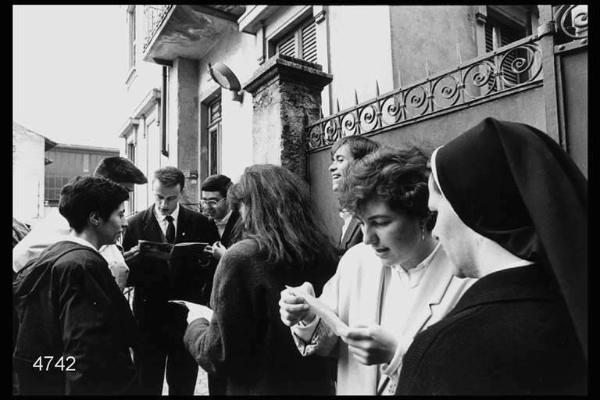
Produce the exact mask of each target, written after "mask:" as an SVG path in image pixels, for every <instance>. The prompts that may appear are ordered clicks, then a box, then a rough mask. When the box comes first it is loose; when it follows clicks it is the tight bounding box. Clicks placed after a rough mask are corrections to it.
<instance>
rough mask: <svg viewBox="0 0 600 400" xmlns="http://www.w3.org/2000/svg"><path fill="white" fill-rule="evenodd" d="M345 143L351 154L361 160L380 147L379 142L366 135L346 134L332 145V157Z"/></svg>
mask: <svg viewBox="0 0 600 400" xmlns="http://www.w3.org/2000/svg"><path fill="white" fill-rule="evenodd" d="M345 144H347V145H348V148H349V150H350V154H352V157H353V158H354V159H355V160H360V159H361V158H363V157H364V156H366V155H367V154H370V153H372V152H374V151H376V150H377V149H378V148H379V147H380V145H379V143H377V142H375V141H374V140H371V139H369V138H367V137H364V136H344V137H343V138H340V139H338V140H337V141H336V142H335V143H334V144H333V146H331V157H333V155H334V154H335V152H336V151H338V149H339V148H340V147H342V146H343V145H345Z"/></svg>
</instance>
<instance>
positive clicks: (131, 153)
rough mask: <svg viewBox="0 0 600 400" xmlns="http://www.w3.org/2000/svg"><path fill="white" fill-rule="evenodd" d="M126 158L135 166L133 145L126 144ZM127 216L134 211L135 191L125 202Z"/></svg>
mask: <svg viewBox="0 0 600 400" xmlns="http://www.w3.org/2000/svg"><path fill="white" fill-rule="evenodd" d="M127 158H128V159H129V161H131V162H132V163H133V164H135V143H133V142H132V143H127ZM127 207H129V208H128V210H127V214H131V213H132V212H133V211H134V209H135V190H134V191H133V192H130V193H129V201H128V202H127Z"/></svg>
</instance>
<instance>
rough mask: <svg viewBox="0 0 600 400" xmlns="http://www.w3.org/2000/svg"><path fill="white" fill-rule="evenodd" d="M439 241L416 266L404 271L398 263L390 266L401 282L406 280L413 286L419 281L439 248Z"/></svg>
mask: <svg viewBox="0 0 600 400" xmlns="http://www.w3.org/2000/svg"><path fill="white" fill-rule="evenodd" d="M440 246H441V243H438V244H437V245H436V246H435V248H434V249H433V250H432V251H431V253H429V255H428V256H427V257H425V259H424V260H423V261H421V262H420V263H419V264H418V265H417V266H416V267H414V268H411V269H409V270H408V271H406V270H405V269H404V268H402V266H401V265H400V264H396V265H391V266H390V268H391V269H392V270H393V271H396V273H397V274H398V276H399V277H400V279H401V280H402V281H403V282H406V283H407V284H408V286H409V287H411V288H413V287H415V286H417V285H418V284H419V282H421V278H422V277H423V275H424V274H425V271H426V270H427V267H428V266H429V264H431V261H432V260H433V257H434V256H435V253H436V252H437V251H438V249H439V248H440Z"/></svg>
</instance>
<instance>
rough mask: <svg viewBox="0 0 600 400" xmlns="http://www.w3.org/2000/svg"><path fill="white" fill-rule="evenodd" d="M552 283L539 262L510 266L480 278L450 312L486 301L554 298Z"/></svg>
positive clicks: (557, 296) (555, 295) (556, 295)
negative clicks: (537, 263) (522, 265)
mask: <svg viewBox="0 0 600 400" xmlns="http://www.w3.org/2000/svg"><path fill="white" fill-rule="evenodd" d="M557 298H560V294H559V293H558V292H557V289H556V287H555V285H554V284H553V283H552V281H551V280H550V278H549V277H548V275H547V274H545V273H544V271H543V269H542V267H541V266H539V265H528V266H524V267H516V268H509V269H505V270H502V271H498V272H494V273H491V274H489V275H486V276H484V277H482V278H480V279H479V280H478V281H477V282H475V283H474V284H473V286H471V287H470V288H469V289H468V290H467V291H466V292H465V294H464V295H463V297H462V298H461V299H460V301H459V302H458V304H457V305H456V308H455V309H454V311H453V312H460V311H462V310H465V309H468V308H471V307H475V306H478V305H482V304H486V303H498V302H504V301H514V300H527V299H529V300H530V299H537V300H556V299H557Z"/></svg>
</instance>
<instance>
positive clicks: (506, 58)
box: [306, 35, 542, 151]
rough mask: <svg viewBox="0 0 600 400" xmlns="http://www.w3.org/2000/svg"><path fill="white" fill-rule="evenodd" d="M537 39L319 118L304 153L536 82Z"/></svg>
mask: <svg viewBox="0 0 600 400" xmlns="http://www.w3.org/2000/svg"><path fill="white" fill-rule="evenodd" d="M538 41H539V38H538V36H537V35H532V36H529V37H526V38H523V39H521V40H519V41H516V42H514V43H511V44H509V45H507V46H504V47H501V48H499V49H497V50H496V51H494V52H490V53H487V54H485V55H483V56H481V57H478V58H476V59H474V60H473V61H471V62H469V63H467V64H465V65H462V66H460V67H458V68H456V69H454V70H451V71H449V72H444V73H440V74H436V75H434V76H431V77H428V78H427V79H425V80H423V81H420V82H417V83H416V84H413V85H411V86H408V87H406V88H400V89H396V90H394V91H391V92H389V93H386V94H384V95H381V96H378V97H376V98H375V99H372V100H370V101H367V102H364V103H362V104H359V105H357V106H355V107H353V108H349V109H346V110H342V111H340V112H338V113H336V114H334V115H332V116H330V117H327V118H323V119H321V120H319V121H317V122H316V123H314V124H312V125H310V126H309V127H308V128H307V131H306V133H307V137H308V150H309V151H310V150H317V149H320V148H323V147H326V146H330V145H331V144H333V143H334V142H335V141H336V140H337V139H339V138H340V137H344V136H348V135H364V134H368V133H373V132H376V131H378V130H381V129H384V128H391V127H394V126H395V125H399V124H402V123H405V122H408V121H411V120H414V119H417V118H420V117H423V116H426V115H430V114H433V113H436V112H440V111H443V110H450V109H452V108H454V107H459V106H462V105H465V104H468V103H471V102H474V101H478V100H481V99H483V98H486V97H489V96H492V95H495V94H498V93H502V92H505V91H508V90H511V89H513V88H516V87H520V86H522V85H525V84H528V83H530V82H533V81H536V80H541V79H542V57H541V49H540V46H539V44H538Z"/></svg>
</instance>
